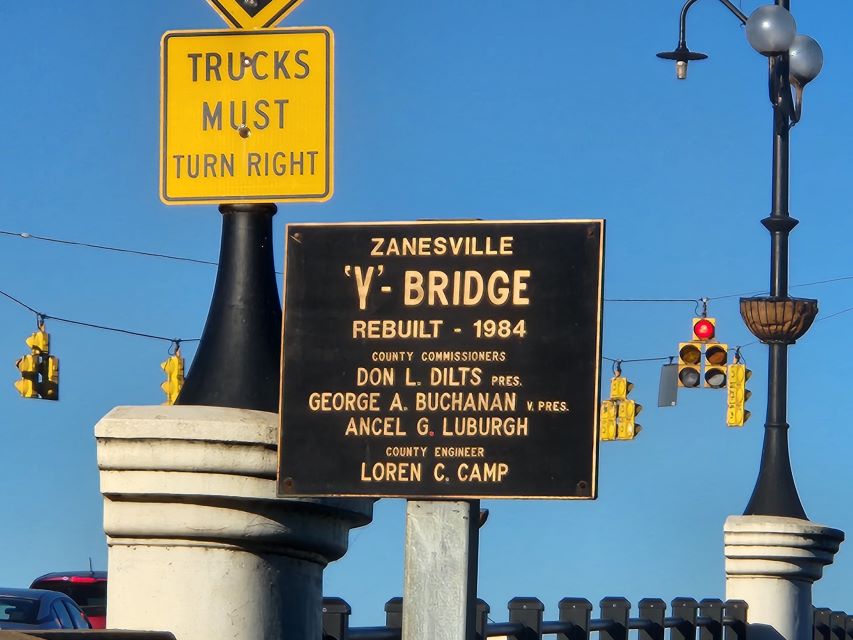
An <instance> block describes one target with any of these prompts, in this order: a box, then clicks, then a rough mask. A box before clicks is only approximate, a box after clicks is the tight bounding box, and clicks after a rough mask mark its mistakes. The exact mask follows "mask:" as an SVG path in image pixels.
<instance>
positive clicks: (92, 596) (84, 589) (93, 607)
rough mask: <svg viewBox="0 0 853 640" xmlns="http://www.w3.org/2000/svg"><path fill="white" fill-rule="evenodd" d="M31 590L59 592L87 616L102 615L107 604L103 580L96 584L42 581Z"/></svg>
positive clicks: (105, 587) (105, 585) (105, 584)
mask: <svg viewBox="0 0 853 640" xmlns="http://www.w3.org/2000/svg"><path fill="white" fill-rule="evenodd" d="M32 588H33V589H49V590H50V591H59V592H60V593H64V594H66V595H68V596H71V599H72V600H74V602H76V603H77V604H78V605H80V608H81V609H83V611H84V612H85V613H87V614H89V615H103V613H100V614H99V613H98V612H99V611H100V612H103V611H104V608H105V606H106V604H107V583H106V581H105V580H101V581H98V582H71V581H66V580H42V581H40V582H37V583H35V584H34V585H33V586H32Z"/></svg>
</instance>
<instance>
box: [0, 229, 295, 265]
mask: <svg viewBox="0 0 853 640" xmlns="http://www.w3.org/2000/svg"><path fill="white" fill-rule="evenodd" d="M0 235H3V236H10V237H16V238H24V239H26V240H30V239H32V240H41V241H42V242H53V243H56V244H64V245H71V246H76V247H86V248H88V249H98V250H101V251H112V252H115V253H128V254H132V255H137V256H144V257H146V258H163V259H166V260H176V261H179V262H191V263H195V264H203V265H207V266H212V267H217V266H219V263H218V262H213V261H211V260H199V259H198V258H188V257H186V256H176V255H172V254H168V253H157V252H156V251H140V250H138V249H127V248H124V247H113V246H110V245H106V244H95V243H92V242H79V241H77V240H63V239H61V238H50V237H47V236H39V235H35V234H32V233H27V232H23V233H19V232H16V231H6V230H2V229H0ZM275 273H276V275H279V276H280V275H282V272H281V271H276V272H275Z"/></svg>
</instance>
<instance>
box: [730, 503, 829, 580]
mask: <svg viewBox="0 0 853 640" xmlns="http://www.w3.org/2000/svg"><path fill="white" fill-rule="evenodd" d="M724 532H725V536H724V538H725V547H726V548H725V555H726V576H728V577H735V576H738V577H758V578H784V579H787V580H805V581H809V582H814V581H815V580H817V579H819V578H820V577H821V575H822V574H823V567H824V566H826V565H828V564H831V563H832V560H833V558H834V557H835V554H836V552H837V551H838V547H839V546H840V545H841V542H842V541H843V540H844V532H843V531H840V530H839V529H833V528H831V527H826V526H824V525H821V524H816V523H814V522H810V521H809V520H800V519H799V518H785V517H780V516H729V517H728V518H727V519H726V524H725V527H724Z"/></svg>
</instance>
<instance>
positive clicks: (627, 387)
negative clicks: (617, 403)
mask: <svg viewBox="0 0 853 640" xmlns="http://www.w3.org/2000/svg"><path fill="white" fill-rule="evenodd" d="M633 388H634V385H633V384H631V383H630V382H628V379H627V378H623V377H622V376H621V375H619V374H618V373H617V374H616V375H615V376H614V377H612V378H611V379H610V399H611V400H625V399H626V398H627V397H628V394H629V393H631V389H633Z"/></svg>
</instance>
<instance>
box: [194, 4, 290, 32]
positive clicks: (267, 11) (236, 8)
mask: <svg viewBox="0 0 853 640" xmlns="http://www.w3.org/2000/svg"><path fill="white" fill-rule="evenodd" d="M207 1H208V2H209V3H210V4H211V6H213V8H214V9H216V12H217V13H218V14H219V15H221V16H222V19H223V20H225V22H227V23H228V24H229V25H231V26H232V27H236V28H237V29H263V28H265V27H274V26H275V25H277V24H278V23H279V22H281V21H282V20H283V19H284V18H285V16H287V14H288V13H290V12H291V11H293V10H294V9H295V8H296V7H297V6H298V5H299V4H300V3H301V2H302V0H207Z"/></svg>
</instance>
